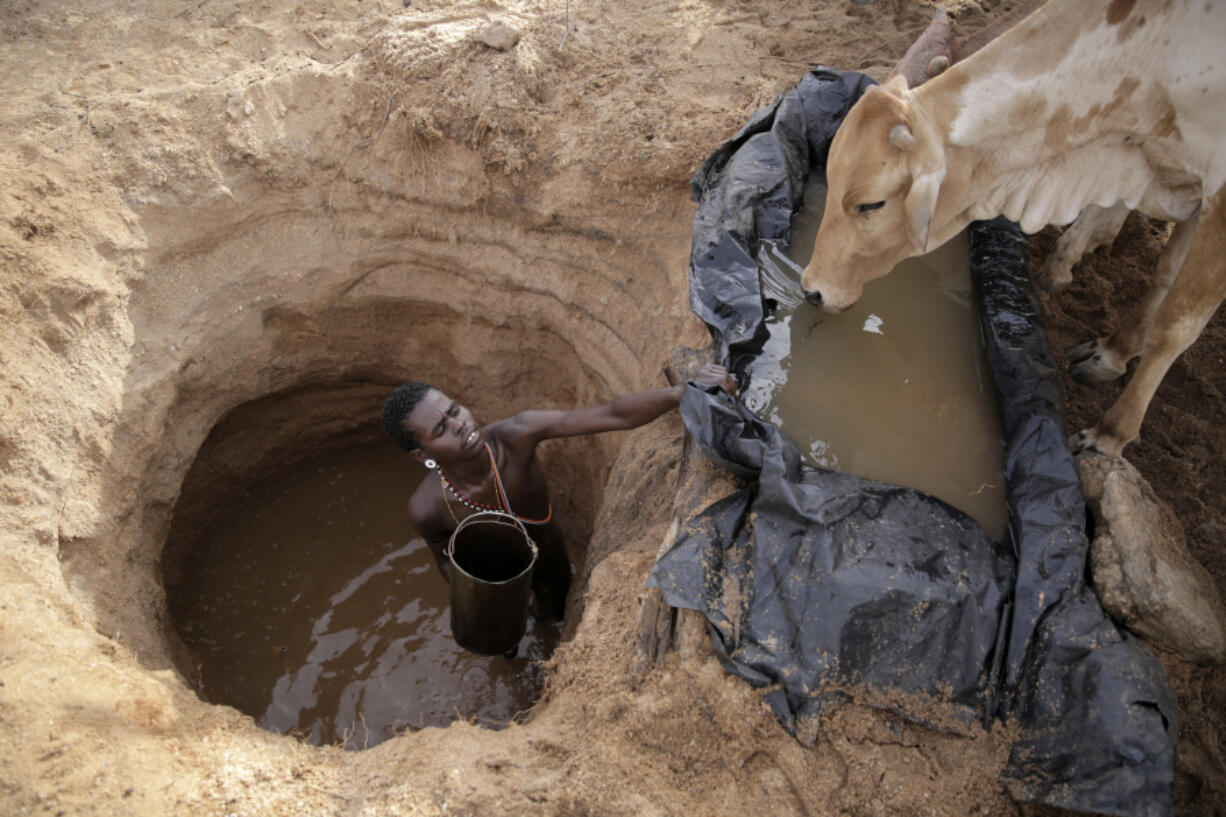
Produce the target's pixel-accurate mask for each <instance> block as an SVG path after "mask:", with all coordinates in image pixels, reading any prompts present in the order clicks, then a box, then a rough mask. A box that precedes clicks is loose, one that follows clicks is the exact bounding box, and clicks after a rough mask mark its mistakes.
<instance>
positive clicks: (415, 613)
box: [170, 442, 557, 749]
mask: <svg viewBox="0 0 1226 817" xmlns="http://www.w3.org/2000/svg"><path fill="white" fill-rule="evenodd" d="M424 475H425V470H424V469H423V468H421V467H420V466H419V465H417V463H416V462H414V461H412V460H411V459H410V458H409V457H408V456H407V455H406V454H405V453H404V452H403V451H401V450H400V449H399V448H397V447H396V446H395V445H394V444H393V443H390V442H378V443H368V444H364V445H359V446H353V447H350V448H346V449H343V450H340V451H337V452H334V453H330V454H324V455H321V456H319V457H316V458H314V459H311V460H308V461H306V462H303V463H301V464H299V465H296V466H291V467H289V468H286V469H284V470H283V471H281V472H280V473H279V474H277V475H276V476H275V477H273V478H272V479H270V480H268V481H266V482H263V483H260V484H258V485H255V486H254V487H252V488H251V489H250V490H248V491H247V492H246V494H245V495H244V497H243V498H242V499H241V501H239V502H236V503H234V504H233V505H232V506H231V507H229V508H228V509H227V510H226V511H225V512H224V513H223V514H220V518H218V519H216V520H214V521H213V522H212V523H211V524H210V525H209V526H208V528H207V529H206V530H204V531H203V532H202V534H201V537H200V539H199V541H198V542H197V544H196V546H195V547H194V549H193V550H192V552H191V554H190V555H189V556H188V558H187V563H186V565H185V571H184V580H183V583H182V584H181V585H180V586H178V587H175V588H171V589H170V605H171V611H172V614H173V615H174V618H175V622H176V626H177V628H178V630H179V632H180V634H181V635H182V636H183V639H184V641H186V642H187V644H188V645H189V647H191V648H192V649H193V650H194V652H195V654H196V655H197V657H198V658H199V661H200V670H201V673H200V674H201V679H202V681H201V685H202V689H201V693H202V695H203V697H204V698H205V699H206V700H208V701H211V702H213V703H221V704H228V705H230V706H233V707H235V708H236V709H239V710H241V711H243V712H245V713H247V714H249V715H251V716H252V717H253V718H255V719H256V721H257V722H258V723H259V725H260V726H262V727H263V728H265V729H269V730H273V731H277V732H290V733H293V734H296V735H298V736H299V737H301V738H303V739H304V740H307V741H309V742H311V743H316V744H322V743H336V744H340V743H343V744H344V745H345V747H346V748H348V749H363V748H366V747H368V746H374V745H376V744H378V743H381V742H382V741H384V740H387V739H388V738H390V737H392V736H394V735H395V734H397V733H399V732H401V731H404V730H406V729H420V728H422V727H426V726H446V725H447V724H448V723H450V722H451V721H453V720H456V719H470V718H471V719H474V720H475V721H476V722H478V723H481V724H483V725H487V726H500V725H502V724H505V723H506V722H508V721H510V720H512V719H513V718H515V716H516V715H517V714H519V713H523V712H526V711H527V710H528V709H529V708H530V707H531V706H532V704H533V703H534V702H535V701H536V700H537V698H538V697H539V695H540V691H541V685H542V682H543V669H542V667H541V663H540V662H541V659H543V658H546V657H548V655H549V653H550V652H552V649H553V647H554V645H555V644H556V643H557V628H556V626H554V625H546V624H539V623H536V622H531V621H530V622H529V627H528V632H527V634H526V635H525V636H524V639H523V640H522V641H521V642H520V645H519V653H518V656H517V657H516V658H514V659H506V658H502V657H493V658H490V657H485V656H479V655H474V654H472V653H469V652H467V651H465V650H463V649H461V648H460V647H458V646H457V645H456V643H455V641H454V640H453V639H452V635H451V629H450V618H449V607H448V589H447V585H446V583H445V582H444V580H443V578H442V577H441V575H440V574H439V571H438V569H437V568H436V567H435V565H434V560H433V557H432V556H431V554H430V550H429V548H428V547H427V546H426V543H425V541H424V540H423V539H421V538H420V537H419V536H417V534H416V533H415V532H414V530H413V528H412V526H411V524H410V523H409V521H408V518H407V514H406V508H407V505H408V497H409V495H410V494H411V493H412V492H413V490H414V489H415V488H416V487H417V485H418V483H419V482H420V481H421V479H422V478H423V476H424Z"/></svg>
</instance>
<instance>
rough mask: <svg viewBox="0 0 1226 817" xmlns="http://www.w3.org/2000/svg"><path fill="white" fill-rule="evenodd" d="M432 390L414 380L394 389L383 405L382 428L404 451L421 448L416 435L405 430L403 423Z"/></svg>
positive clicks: (426, 384) (428, 386)
mask: <svg viewBox="0 0 1226 817" xmlns="http://www.w3.org/2000/svg"><path fill="white" fill-rule="evenodd" d="M432 388H434V387H433V386H431V385H430V384H429V383H421V382H419V381H417V380H414V381H413V382H411V383H405V384H404V385H403V386H401V387H400V388H398V389H396V391H394V392H392V393H391V394H390V395H388V398H387V400H386V401H384V403H383V427H384V428H386V429H387V433H388V434H389V435H391V438H392V439H393V440H395V441H396V442H397V444H399V445H400V447H401V448H403V449H404V450H405V451H416V450H417V449H419V448H421V442H420V441H419V440H418V439H417V435H416V434H414V433H413V432H412V431H409V430H408V429H407V428H405V425H404V421H405V419H406V418H408V416H409V415H410V414H411V413H412V412H413V409H415V408H417V404H418V403H420V402H421V399H422V398H423V397H425V396H426V392H428V391H430V389H432Z"/></svg>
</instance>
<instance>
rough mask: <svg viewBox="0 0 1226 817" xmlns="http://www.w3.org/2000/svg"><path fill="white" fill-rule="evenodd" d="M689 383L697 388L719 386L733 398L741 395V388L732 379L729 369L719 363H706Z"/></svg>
mask: <svg viewBox="0 0 1226 817" xmlns="http://www.w3.org/2000/svg"><path fill="white" fill-rule="evenodd" d="M689 382H691V383H693V384H694V385H696V386H717V387H719V388H721V389H723V390H724V391H725V392H727V393H728V394H730V395H732V396H733V397H736V396H737V395H738V394H740V393H741V388H740V386H738V385H737V384H736V380H734V379H733V378H732V375H731V374H729V373H728V370H727V369H725V368H724V367H723V366H720V365H719V364H718V363H704V364H703V366H702V368H701V369H699V370H698V372H697V374H695V375H694V376H693V377H691V378H690V381H689Z"/></svg>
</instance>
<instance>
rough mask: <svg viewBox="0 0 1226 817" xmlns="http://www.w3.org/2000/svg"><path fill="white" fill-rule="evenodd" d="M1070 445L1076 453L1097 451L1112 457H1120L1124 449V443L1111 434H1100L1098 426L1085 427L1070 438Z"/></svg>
mask: <svg viewBox="0 0 1226 817" xmlns="http://www.w3.org/2000/svg"><path fill="white" fill-rule="evenodd" d="M1068 447H1069V448H1071V449H1072V450H1073V453H1074V454H1080V453H1082V452H1083V451H1097V452H1098V453H1099V454H1106V455H1108V456H1110V457H1118V456H1120V454H1122V453H1123V451H1124V445H1123V443H1121V442H1119V441H1118V440H1116V439H1115V438H1114V437H1111V436H1110V435H1106V434H1100V433H1099V431H1098V429H1097V428H1083V429H1082V430H1081V431H1078V432H1077V433H1076V434H1074V435H1073V436H1071V437H1069V438H1068Z"/></svg>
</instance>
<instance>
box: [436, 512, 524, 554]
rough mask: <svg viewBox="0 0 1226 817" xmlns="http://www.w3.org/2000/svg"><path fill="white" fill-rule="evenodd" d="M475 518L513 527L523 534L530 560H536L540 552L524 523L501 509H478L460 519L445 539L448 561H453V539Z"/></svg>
mask: <svg viewBox="0 0 1226 817" xmlns="http://www.w3.org/2000/svg"><path fill="white" fill-rule="evenodd" d="M473 520H476V521H477V522H492V523H494V524H495V525H506V526H507V527H515V528H518V529H519V532H520V533H522V534H523V536H524V541H525V542H527V543H528V547H529V548H530V549H531V550H532V561H534V562H535V561H536V560H537V557H538V556H540V553H539V552H538V551H537V548H536V542H534V541H532V537H531V536H529V535H528V529H527V528H525V527H524V523H523V522H520V521H519V519H517V518H516V517H514V516H512V515H511V514H509V513H504V512H503V511H478V512H477V513H474V514H470V515H468V516H466V517H464V518H463V519H462V520H460V524H459V525H457V526H456V529H455V530H453V531H452V532H451V536H450V537H448V539H447V548H446V550H444V551H443V553H444V555H446V557H447V559H448V561H450V562H453V563H454V562H455V539H456V536H458V535H459V533H460V531H461V530H463V529H464V526H465V525H467V524H468V523H469V522H472V521H473Z"/></svg>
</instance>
